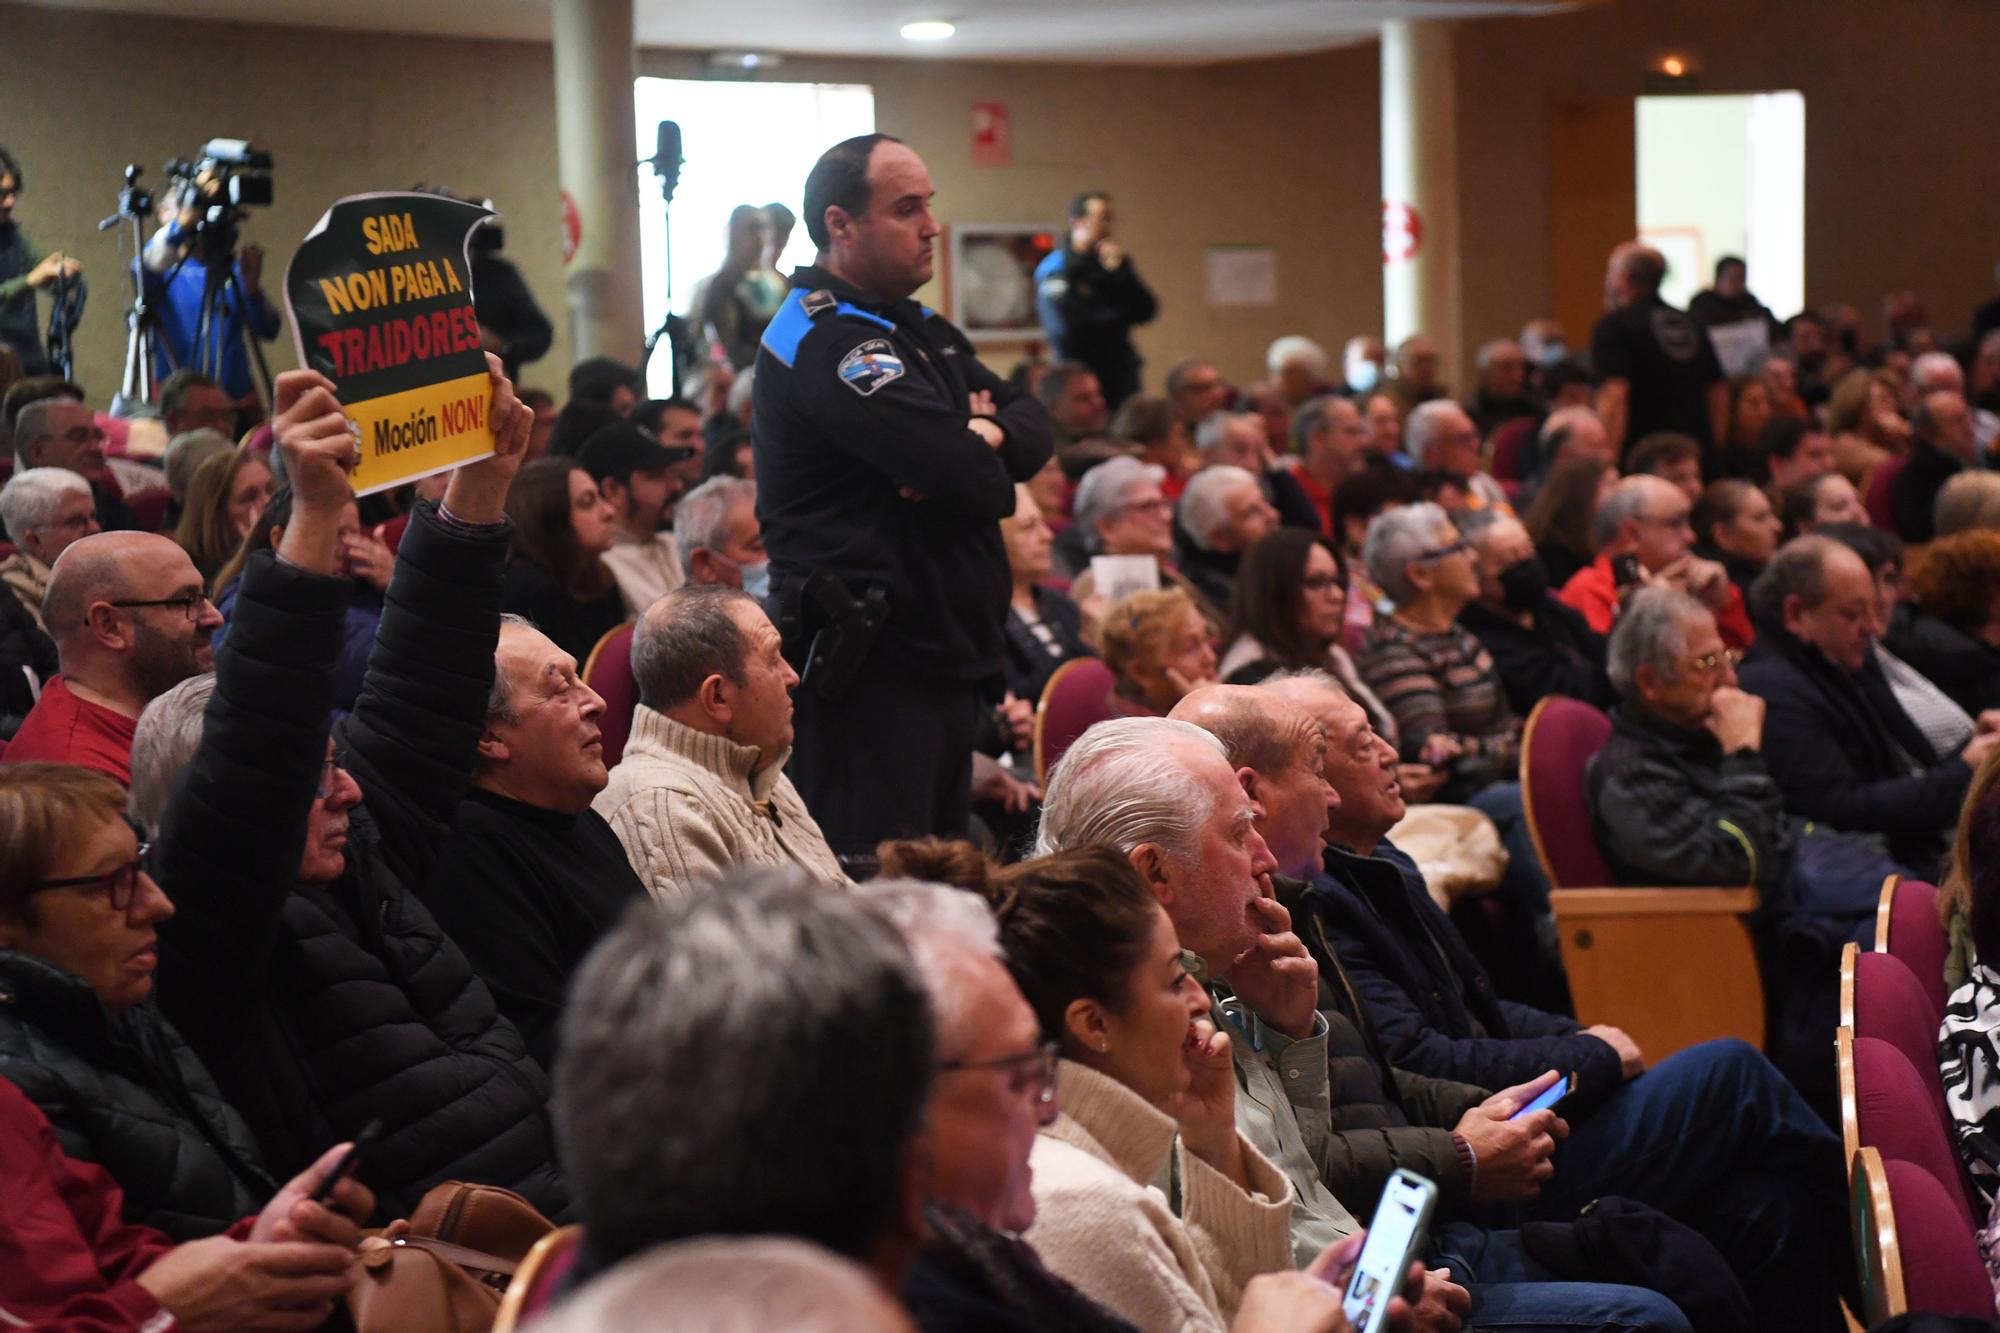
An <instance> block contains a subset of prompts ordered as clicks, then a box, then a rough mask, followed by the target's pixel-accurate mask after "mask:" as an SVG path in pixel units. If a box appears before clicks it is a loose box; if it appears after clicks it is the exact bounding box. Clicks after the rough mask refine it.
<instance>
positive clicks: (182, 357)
mask: <svg viewBox="0 0 2000 1333" xmlns="http://www.w3.org/2000/svg"><path fill="white" fill-rule="evenodd" d="M222 184H223V182H222V179H221V175H220V173H218V172H217V171H215V170H214V169H213V168H207V169H204V170H203V171H201V172H200V173H199V174H198V175H196V176H194V177H193V178H192V179H191V180H188V181H186V182H184V183H183V184H182V186H181V188H180V190H179V192H178V197H177V198H173V199H162V200H161V201H160V206H159V221H160V229H159V230H158V231H156V232H154V233H153V236H152V239H150V240H148V241H147V242H146V252H145V257H144V261H145V262H144V267H143V268H142V269H141V270H140V271H141V275H142V276H143V278H144V280H145V283H146V301H147V303H148V304H149V305H150V306H151V307H152V309H153V314H154V317H155V319H156V320H157V321H158V323H157V330H156V332H157V336H156V338H155V339H154V343H153V374H154V376H155V377H156V378H157V379H160V380H165V379H166V378H167V377H168V376H169V375H171V374H173V373H174V372H175V371H176V370H180V369H182V368H190V367H191V368H193V369H195V370H199V371H201V372H202V373H203V374H206V375H209V376H211V377H213V378H214V379H215V380H216V381H217V382H218V383H220V384H221V385H222V390H223V392H224V393H226V394H228V395H229V397H230V400H231V401H232V402H233V403H235V405H236V408H237V411H238V425H239V426H241V425H243V424H245V423H244V419H245V417H247V418H248V419H249V420H250V421H252V422H254V421H259V420H262V419H263V417H264V405H263V400H262V398H261V396H260V392H259V389H258V385H257V380H256V377H255V376H254V375H253V374H252V373H251V370H250V355H249V351H248V348H247V344H246V343H245V340H244V332H245V330H246V328H247V329H248V331H249V332H250V333H252V334H254V335H256V336H257V337H258V338H259V339H261V340H263V341H265V342H269V341H270V340H271V339H273V338H275V337H277V336H278V330H279V328H280V321H279V317H278V311H277V308H276V307H275V306H273V305H272V304H271V302H270V300H269V299H268V298H267V297H265V295H264V289H263V279H264V248H263V247H262V246H260V245H256V244H254V243H253V244H250V245H245V246H242V247H241V248H240V249H236V250H235V251H234V255H233V259H234V263H233V264H231V265H229V267H228V269H227V270H226V272H225V273H224V274H223V275H221V276H219V277H217V279H216V280H217V281H218V282H226V281H227V276H228V273H232V272H233V273H234V275H235V278H236V285H235V286H234V287H228V288H225V289H224V290H223V291H222V292H221V293H220V294H219V295H218V296H217V298H216V299H217V302H218V304H217V306H216V317H215V319H214V320H213V321H212V322H211V324H210V327H209V332H208V337H207V339H206V341H205V344H204V345H203V346H201V347H197V346H196V345H195V340H196V337H197V335H198V334H199V333H200V330H201V312H202V306H203V305H204V303H205V302H206V301H207V299H208V283H209V276H210V275H209V264H208V254H207V250H208V248H209V247H210V246H211V245H213V244H215V243H216V242H217V239H218V235H219V234H218V233H216V232H214V231H212V230H211V228H214V227H215V226H217V225H218V223H217V222H215V221H214V220H213V215H212V213H211V205H214V206H215V207H216V208H220V209H228V210H229V211H232V212H233V208H231V207H230V206H228V205H225V204H222V203H221V202H220V201H221V200H222V198H223V192H222ZM230 230H231V231H232V232H233V230H234V227H233V224H230ZM223 239H224V240H225V242H226V240H227V239H228V238H227V237H224V238H223Z"/></svg>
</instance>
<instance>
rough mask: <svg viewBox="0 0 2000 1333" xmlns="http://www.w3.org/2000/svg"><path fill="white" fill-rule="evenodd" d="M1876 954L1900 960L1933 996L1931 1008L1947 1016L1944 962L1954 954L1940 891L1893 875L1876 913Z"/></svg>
mask: <svg viewBox="0 0 2000 1333" xmlns="http://www.w3.org/2000/svg"><path fill="white" fill-rule="evenodd" d="M1875 952H1876V953H1885V954H1888V955H1889V956H1891V957H1892V958H1897V959H1900V960H1901V961H1902V963H1903V965H1904V966H1905V967H1907V968H1909V969H1910V974H1911V975H1912V976H1914V977H1915V978H1916V979H1917V983H1918V984H1919V985H1921V986H1922V987H1923V989H1924V994H1926V995H1928V996H1930V1000H1931V1007H1932V1008H1933V1009H1935V1010H1936V1011H1937V1012H1938V1013H1939V1014H1940V1015H1942V1014H1943V1013H1944V1002H1945V1000H1946V998H1948V997H1947V995H1946V992H1945V988H1944V960H1945V955H1946V954H1948V953H1950V952H1951V941H1950V940H1949V939H1947V938H1946V937H1945V933H1944V923H1943V922H1942V921H1939V920H1938V891H1937V889H1936V887H1935V886H1933V885H1930V884H1926V883H1924V882H1923V881H1922V880H1914V879H1904V878H1903V877H1902V876H1901V875H1891V876H1889V878H1888V879H1887V880H1886V881H1884V882H1883V885H1882V902H1881V906H1880V907H1878V908H1877V909H1876V912H1875Z"/></svg>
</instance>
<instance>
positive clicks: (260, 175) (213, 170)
mask: <svg viewBox="0 0 2000 1333" xmlns="http://www.w3.org/2000/svg"><path fill="white" fill-rule="evenodd" d="M166 173H167V185H168V188H169V189H170V190H171V191H172V192H173V198H174V202H175V205H176V207H177V209H178V211H179V213H180V215H181V216H182V218H183V219H187V218H188V217H189V215H190V214H192V219H191V221H188V222H187V223H186V225H187V226H188V227H190V228H191V229H192V230H193V231H194V234H195V243H194V244H195V249H196V250H197V251H198V252H199V253H200V254H201V256H202V259H203V261H204V262H210V261H211V258H212V257H213V258H221V257H222V256H224V255H226V254H232V253H234V251H235V249H236V232H237V228H238V227H240V226H241V225H242V222H243V210H244V209H246V208H265V207H268V206H269V205H270V203H271V200H272V198H273V197H274V192H273V190H272V181H271V155H270V154H269V153H266V152H261V151H259V150H258V149H257V148H255V147H253V146H252V145H251V144H250V142H249V140H247V139H210V140H209V141H208V142H207V143H205V144H203V145H202V146H201V151H200V152H199V153H197V154H196V155H195V156H194V157H193V158H185V157H177V158H174V159H173V160H172V161H170V162H168V163H167V165H166Z"/></svg>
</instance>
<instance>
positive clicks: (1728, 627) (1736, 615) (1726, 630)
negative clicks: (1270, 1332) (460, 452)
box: [7, 555, 1757, 759]
mask: <svg viewBox="0 0 2000 1333" xmlns="http://www.w3.org/2000/svg"><path fill="white" fill-rule="evenodd" d="M1557 600H1558V601H1560V602H1561V603H1562V604H1563V605H1564V606H1567V607H1569V608H1570V609H1571V610H1573V611H1580V612H1582V613H1583V618H1584V619H1585V620H1587V621H1589V622H1590V627H1591V628H1592V629H1594V630H1596V631H1597V632H1598V633H1599V634H1609V633H1610V632H1611V626H1612V624H1613V623H1614V622H1616V621H1617V619H1618V586H1617V583H1616V581H1615V580H1613V579H1612V577H1611V557H1610V556H1608V555H1600V556H1598V557H1597V559H1596V561H1595V562H1593V563H1591V564H1588V565H1585V566H1584V567H1583V568H1582V569H1579V570H1578V571H1576V573H1575V574H1574V575H1573V576H1572V577H1571V578H1570V581H1569V582H1568V583H1565V584H1564V585H1563V590H1562V592H1561V593H1560V594H1559V595H1558V597H1557ZM1715 628H1716V632H1717V633H1719V634H1721V635H1722V643H1723V646H1724V647H1727V648H1734V649H1736V650H1738V651H1739V652H1740V651H1741V650H1743V649H1745V648H1748V647H1749V646H1750V644H1751V641H1752V640H1754V639H1755V638H1756V637H1757V631H1756V630H1754V629H1752V628H1751V627H1750V614H1749V612H1747V611H1745V610H1744V609H1743V593H1742V591H1741V590H1740V589H1738V588H1737V586H1736V585H1735V584H1733V583H1732V584H1730V585H1729V600H1728V601H1727V602H1725V603H1723V606H1722V609H1721V610H1720V611H1717V612H1716V613H1715ZM23 730H26V728H25V727H24V728H23ZM13 754H14V752H13V751H12V750H9V751H8V752H7V755H8V757H9V758H10V759H11V758H12V757H13Z"/></svg>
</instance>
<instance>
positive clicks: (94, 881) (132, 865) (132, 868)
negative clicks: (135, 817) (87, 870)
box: [22, 818, 153, 913]
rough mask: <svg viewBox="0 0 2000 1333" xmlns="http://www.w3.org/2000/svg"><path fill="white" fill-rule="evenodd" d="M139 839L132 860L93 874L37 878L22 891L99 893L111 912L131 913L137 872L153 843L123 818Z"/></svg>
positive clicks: (143, 867) (150, 853)
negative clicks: (137, 847) (81, 891)
mask: <svg viewBox="0 0 2000 1333" xmlns="http://www.w3.org/2000/svg"><path fill="white" fill-rule="evenodd" d="M125 823H126V826H127V827H129V828H130V829H131V830H132V833H133V836H135V837H136V838H138V840H139V849H138V850H137V851H136V852H134V853H133V855H132V859H131V860H130V861H127V862H125V863H124V864H123V865H119V866H114V867H112V868H111V869H110V870H106V871H104V872H102V873H101V874H96V875H68V876H65V877H64V878H62V879H38V880H33V881H30V882H29V883H27V884H25V885H23V886H22V889H23V891H24V893H41V892H43V891H44V890H47V889H85V890H88V891H92V892H96V893H101V894H103V895H104V900H105V902H106V903H108V904H109V905H110V907H111V910H112V911H114V912H128V913H129V912H130V911H131V910H132V900H133V898H135V897H136V896H137V895H138V891H139V875H140V873H141V872H142V871H144V870H145V869H146V865H147V862H148V861H150V860H151V858H152V855H153V844H152V843H150V842H148V841H147V840H146V835H145V833H144V831H143V830H141V829H140V827H139V826H138V825H137V824H135V823H133V822H132V820H131V819H129V818H128V819H127V820H126V821H125Z"/></svg>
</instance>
